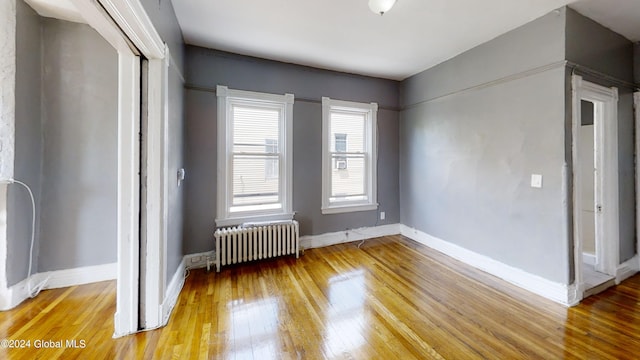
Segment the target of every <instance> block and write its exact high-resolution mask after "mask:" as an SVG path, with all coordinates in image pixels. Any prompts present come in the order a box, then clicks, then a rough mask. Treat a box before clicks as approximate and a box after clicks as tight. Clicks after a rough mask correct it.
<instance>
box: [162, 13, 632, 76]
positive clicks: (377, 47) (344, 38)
mask: <svg viewBox="0 0 640 360" xmlns="http://www.w3.org/2000/svg"><path fill="white" fill-rule="evenodd" d="M582 1H583V3H582V4H575V6H576V9H577V10H578V11H580V12H581V13H583V14H584V15H587V16H589V17H593V18H594V19H595V20H596V21H598V22H600V23H602V24H604V25H605V26H608V27H610V28H612V29H614V30H616V31H618V32H620V33H622V34H623V35H625V36H626V37H628V38H629V39H632V40H638V39H640V25H639V24H640V13H638V12H639V11H640V0H582ZM172 2H173V6H174V9H175V12H176V15H177V17H178V21H179V23H180V26H181V27H182V31H183V35H184V38H185V41H186V42H187V43H188V44H193V45H199V46H204V47H209V48H215V49H220V50H225V51H230V52H235V53H240V54H246V55H252V56H257V57H263V58H268V59H274V60H280V61H285V62H291V63H296V64H302V65H309V66H315V67H321V68H327V69H332V70H338V71H345V72H351V73H358V74H363V75H371V76H377V77H383V78H390V79H396V80H400V79H404V78H406V77H408V76H411V75H413V74H416V73H418V72H420V71H422V70H425V69H427V68H430V67H432V66H434V65H436V64H438V63H441V62H443V61H445V60H447V59H449V58H452V57H454V56H456V55H458V54H460V53H462V52H464V51H466V50H468V49H470V48H472V47H474V46H477V45H479V44H481V43H484V42H486V41H488V40H491V39H493V38H495V37H496V36H498V35H500V34H502V33H505V32H507V31H509V30H512V29H514V28H516V27H518V26H521V25H523V24H525V23H527V22H529V21H531V20H534V19H536V18H538V17H540V16H542V15H544V14H546V13H548V12H550V11H552V10H554V9H556V8H559V7H561V6H564V5H567V4H573V3H574V2H576V0H482V1H479V0H398V2H397V3H396V5H395V6H394V7H393V8H392V9H391V10H390V11H389V12H387V13H386V14H384V16H379V15H375V14H373V13H372V12H371V11H369V9H368V6H367V0H269V1H265V0H234V1H222V0H172ZM572 7H573V6H572ZM591 15H593V16H591Z"/></svg>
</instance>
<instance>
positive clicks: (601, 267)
mask: <svg viewBox="0 0 640 360" xmlns="http://www.w3.org/2000/svg"><path fill="white" fill-rule="evenodd" d="M582 100H587V101H590V102H592V103H593V104H594V108H595V114H594V115H595V116H594V130H595V168H596V171H595V227H596V234H595V238H596V270H597V271H599V272H602V273H605V274H608V275H611V276H615V275H616V270H617V267H618V265H619V262H620V261H619V258H620V255H619V246H620V244H619V241H620V230H619V223H618V212H619V204H618V203H619V200H618V115H617V113H618V111H617V106H618V90H617V89H616V88H607V87H604V86H600V85H597V84H594V83H591V82H587V81H584V80H583V79H582V77H581V76H578V75H573V77H572V107H573V112H572V113H573V116H572V133H573V136H572V138H573V144H572V154H573V210H574V211H573V229H574V249H573V250H574V267H575V283H576V285H577V290H578V300H579V299H582V294H583V293H584V290H585V289H584V285H583V279H582V241H583V234H582V229H583V227H582V221H583V219H582V211H581V210H582V197H581V194H582V191H581V190H582V188H581V187H582V185H581V181H580V175H581V173H582V171H581V170H582V169H581V166H582V165H581V164H582V162H581V161H580V160H581V156H580V151H579V149H580V136H579V134H580V126H581V116H582V114H581V103H580V102H581V101H582Z"/></svg>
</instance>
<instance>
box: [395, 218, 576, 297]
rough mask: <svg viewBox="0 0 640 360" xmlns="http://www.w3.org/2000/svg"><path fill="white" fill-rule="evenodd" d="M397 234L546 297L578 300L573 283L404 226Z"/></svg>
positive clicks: (401, 226)
mask: <svg viewBox="0 0 640 360" xmlns="http://www.w3.org/2000/svg"><path fill="white" fill-rule="evenodd" d="M400 233H401V234H402V235H404V236H406V237H408V238H410V239H412V240H414V241H417V242H419V243H421V244H423V245H426V246H428V247H430V248H432V249H434V250H437V251H439V252H441V253H443V254H445V255H448V256H451V257H452V258H454V259H457V260H460V261H462V262H464V263H466V264H468V265H471V266H473V267H475V268H477V269H480V270H482V271H485V272H487V273H489V274H491V275H493V276H496V277H499V278H501V279H503V280H505V281H507V282H510V283H512V284H514V285H516V286H518V287H521V288H523V289H525V290H528V291H531V292H533V293H536V294H538V295H540V296H543V297H545V298H547V299H550V300H553V301H555V302H558V303H561V304H563V305H569V306H570V305H575V304H576V303H577V302H578V300H577V296H576V295H577V291H576V289H575V288H574V286H572V285H566V284H561V283H557V282H554V281H551V280H547V279H545V278H543V277H540V276H538V275H534V274H531V273H528V272H526V271H524V270H521V269H518V268H514V267H512V266H509V265H507V264H504V263H501V262H499V261H497V260H494V259H491V258H490V257H487V256H485V255H481V254H478V253H476V252H473V251H471V250H468V249H465V248H463V247H461V246H458V245H455V244H452V243H450V242H447V241H444V240H441V239H438V238H436V237H434V236H431V235H429V234H426V233H423V232H421V231H419V230H416V229H413V228H409V227H408V226H405V225H400Z"/></svg>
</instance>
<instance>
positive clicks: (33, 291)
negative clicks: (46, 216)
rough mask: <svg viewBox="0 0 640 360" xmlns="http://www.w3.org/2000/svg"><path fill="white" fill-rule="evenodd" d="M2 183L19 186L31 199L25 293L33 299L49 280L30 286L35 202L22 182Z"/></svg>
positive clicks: (13, 180)
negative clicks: (29, 241)
mask: <svg viewBox="0 0 640 360" xmlns="http://www.w3.org/2000/svg"><path fill="white" fill-rule="evenodd" d="M4 182H6V183H8V184H18V185H21V186H22V187H24V188H25V189H26V190H27V192H29V198H30V199H31V243H30V245H29V269H28V270H27V292H28V295H29V297H30V298H34V297H36V296H38V294H39V293H40V291H42V288H43V287H44V285H45V284H46V283H47V281H48V280H49V278H48V277H47V278H46V279H44V280H43V281H41V282H40V283H39V284H37V285H36V286H35V287H32V286H31V267H32V265H33V246H34V243H35V238H36V201H35V198H34V197H33V192H32V191H31V188H30V187H29V185H27V184H25V183H24V182H22V181H20V180H16V179H10V180H6V181H4Z"/></svg>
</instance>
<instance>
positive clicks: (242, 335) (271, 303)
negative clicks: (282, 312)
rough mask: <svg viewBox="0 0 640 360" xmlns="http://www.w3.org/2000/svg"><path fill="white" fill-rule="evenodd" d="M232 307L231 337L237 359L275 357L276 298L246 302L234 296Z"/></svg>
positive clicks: (276, 329) (230, 304)
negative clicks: (235, 298)
mask: <svg viewBox="0 0 640 360" xmlns="http://www.w3.org/2000/svg"><path fill="white" fill-rule="evenodd" d="M229 306H230V307H231V334H230V340H231V343H232V345H231V346H232V348H231V349H230V350H231V351H230V353H233V355H234V356H235V358H236V359H244V358H248V359H253V358H259V359H277V358H278V356H277V351H278V350H279V347H278V336H277V335H278V302H277V301H276V300H275V299H265V300H259V301H253V302H247V303H245V302H244V301H243V300H234V301H232V302H231V303H229Z"/></svg>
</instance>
